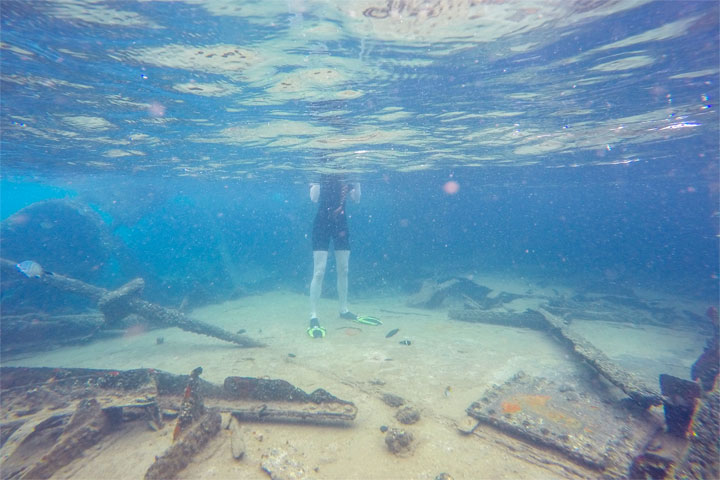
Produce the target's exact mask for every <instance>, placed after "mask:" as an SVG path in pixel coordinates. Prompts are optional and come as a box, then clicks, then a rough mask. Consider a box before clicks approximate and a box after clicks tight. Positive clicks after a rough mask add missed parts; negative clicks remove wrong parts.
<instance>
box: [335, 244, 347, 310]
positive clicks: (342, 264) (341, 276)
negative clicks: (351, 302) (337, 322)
mask: <svg viewBox="0 0 720 480" xmlns="http://www.w3.org/2000/svg"><path fill="white" fill-rule="evenodd" d="M349 263H350V250H335V264H336V265H335V266H336V268H337V291H338V299H339V300H340V313H345V312H347V311H348V304H347V297H348V265H349Z"/></svg>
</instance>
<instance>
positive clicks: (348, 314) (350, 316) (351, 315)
mask: <svg viewBox="0 0 720 480" xmlns="http://www.w3.org/2000/svg"><path fill="white" fill-rule="evenodd" d="M340 318H344V319H345V320H357V318H358V317H357V315H355V314H354V313H352V312H351V311H349V310H348V311H347V312H340Z"/></svg>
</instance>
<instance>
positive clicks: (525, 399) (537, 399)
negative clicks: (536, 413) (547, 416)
mask: <svg viewBox="0 0 720 480" xmlns="http://www.w3.org/2000/svg"><path fill="white" fill-rule="evenodd" d="M548 400H550V396H549V395H523V396H522V397H521V398H518V401H519V402H520V403H523V404H525V405H528V406H531V407H544V406H546V405H547V403H548Z"/></svg>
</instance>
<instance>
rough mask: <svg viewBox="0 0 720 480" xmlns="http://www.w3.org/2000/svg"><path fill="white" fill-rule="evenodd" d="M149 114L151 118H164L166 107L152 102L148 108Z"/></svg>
mask: <svg viewBox="0 0 720 480" xmlns="http://www.w3.org/2000/svg"><path fill="white" fill-rule="evenodd" d="M148 113H150V116H151V117H163V116H165V105H163V104H161V103H159V102H152V103H151V104H150V105H149V106H148Z"/></svg>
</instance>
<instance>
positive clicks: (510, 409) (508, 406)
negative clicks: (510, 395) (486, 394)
mask: <svg viewBox="0 0 720 480" xmlns="http://www.w3.org/2000/svg"><path fill="white" fill-rule="evenodd" d="M501 405H502V409H503V412H505V413H517V412H519V411H520V410H522V407H521V406H520V404H518V403H515V402H502V404H501Z"/></svg>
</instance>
